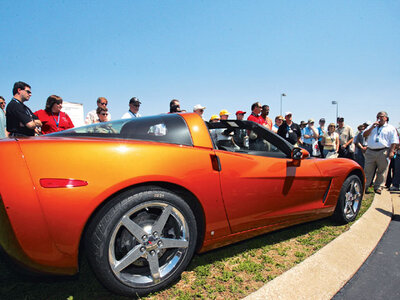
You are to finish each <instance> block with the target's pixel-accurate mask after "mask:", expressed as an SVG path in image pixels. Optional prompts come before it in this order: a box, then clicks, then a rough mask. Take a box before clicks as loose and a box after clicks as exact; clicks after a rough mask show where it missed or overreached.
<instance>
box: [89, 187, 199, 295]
mask: <svg viewBox="0 0 400 300" xmlns="http://www.w3.org/2000/svg"><path fill="white" fill-rule="evenodd" d="M87 232H88V234H87V237H86V249H87V254H88V259H89V262H90V264H91V266H92V268H93V270H94V272H95V274H96V276H97V277H98V278H99V280H100V281H101V282H102V283H103V284H104V285H105V286H106V287H107V288H109V289H110V290H112V291H113V292H115V293H118V294H122V295H128V296H133V295H144V294H148V293H152V292H156V291H158V290H160V289H163V288H165V287H166V286H168V285H169V284H171V283H172V282H174V281H175V280H176V279H178V278H179V276H180V274H181V273H182V272H183V271H184V269H185V268H186V266H187V265H188V263H189V262H190V260H191V258H192V256H193V253H194V249H195V246H196V245H195V241H196V239H197V228H196V222H195V217H194V215H193V212H192V211H191V209H190V207H189V205H188V204H187V203H186V202H185V201H184V200H183V199H181V198H180V197H179V196H177V195H175V194H173V193H171V192H169V191H166V190H162V189H159V188H153V189H150V190H146V191H138V190H136V191H135V190H133V191H129V192H127V193H124V194H122V195H120V196H118V197H117V198H116V199H114V200H113V201H111V203H109V204H108V205H106V206H105V207H103V208H102V209H101V210H100V211H99V213H98V214H97V216H96V217H95V218H94V219H93V221H92V223H91V225H90V227H89V230H88V231H87Z"/></svg>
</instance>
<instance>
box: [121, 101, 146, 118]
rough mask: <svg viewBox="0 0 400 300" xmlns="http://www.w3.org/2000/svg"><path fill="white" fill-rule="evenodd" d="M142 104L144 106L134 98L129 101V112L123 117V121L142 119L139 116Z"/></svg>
mask: <svg viewBox="0 0 400 300" xmlns="http://www.w3.org/2000/svg"><path fill="white" fill-rule="evenodd" d="M140 104H142V102H140V101H139V99H138V98H136V97H132V98H131V99H130V100H129V110H128V111H127V112H126V113H124V114H123V115H122V117H121V119H130V118H137V117H141V115H140V114H139V108H140Z"/></svg>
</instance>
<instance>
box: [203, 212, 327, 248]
mask: <svg viewBox="0 0 400 300" xmlns="http://www.w3.org/2000/svg"><path fill="white" fill-rule="evenodd" d="M334 210H335V207H334V206H331V207H325V208H322V209H320V210H318V211H317V212H316V214H313V215H311V216H309V217H307V218H299V219H292V220H288V221H285V222H282V223H277V224H272V225H267V226H263V227H258V228H254V229H251V230H247V231H242V232H238V233H233V234H230V235H227V236H224V237H221V238H218V239H212V240H207V241H204V243H203V246H202V247H201V248H200V250H199V251H198V253H203V252H206V251H210V250H213V249H216V248H220V247H223V246H226V245H229V244H233V243H237V242H240V241H243V240H247V239H249V238H252V237H256V236H258V235H262V234H265V233H268V232H272V231H276V230H279V229H282V228H286V227H290V226H293V225H298V224H301V223H305V222H310V221H315V220H318V219H323V218H326V217H329V216H331V215H332V214H333V212H334Z"/></svg>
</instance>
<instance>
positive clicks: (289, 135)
mask: <svg viewBox="0 0 400 300" xmlns="http://www.w3.org/2000/svg"><path fill="white" fill-rule="evenodd" d="M278 135H280V136H281V137H283V138H284V139H285V140H287V141H288V142H289V143H291V144H292V145H295V146H298V145H300V139H301V130H300V126H299V125H298V124H296V123H293V121H292V113H291V112H286V113H285V121H284V122H283V123H282V125H281V126H279V129H278Z"/></svg>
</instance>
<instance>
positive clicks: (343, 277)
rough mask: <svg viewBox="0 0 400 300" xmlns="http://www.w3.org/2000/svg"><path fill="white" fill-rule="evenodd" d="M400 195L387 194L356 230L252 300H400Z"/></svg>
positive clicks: (255, 294)
mask: <svg viewBox="0 0 400 300" xmlns="http://www.w3.org/2000/svg"><path fill="white" fill-rule="evenodd" d="M399 253H400V194H399V193H392V194H391V193H389V192H388V191H387V190H383V191H382V194H381V195H377V194H376V195H375V198H374V201H373V203H372V205H371V207H370V208H369V209H368V211H367V212H366V213H365V214H364V215H363V216H362V217H361V218H360V219H359V220H358V221H357V222H355V223H354V224H353V225H352V226H351V228H350V229H349V230H348V231H347V232H345V233H343V234H342V235H340V236H339V237H338V238H336V239H335V240H333V241H332V242H331V243H329V244H328V245H326V246H325V247H324V248H322V249H321V250H320V251H318V252H317V253H315V254H314V255H312V256H310V257H309V258H308V259H306V260H304V261H303V262H302V263H300V264H299V265H297V266H295V267H294V268H292V269H290V270H289V271H287V272H285V273H283V274H282V275H281V276H278V277H277V278H275V279H274V280H272V281H270V282H268V283H267V284H266V285H264V286H263V287H262V288H260V289H259V290H258V291H256V292H254V293H253V294H251V295H249V296H248V297H246V298H245V299H246V300H258V299H290V300H292V299H307V300H308V299H335V300H337V299H400V272H399V271H400V254H399Z"/></svg>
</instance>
